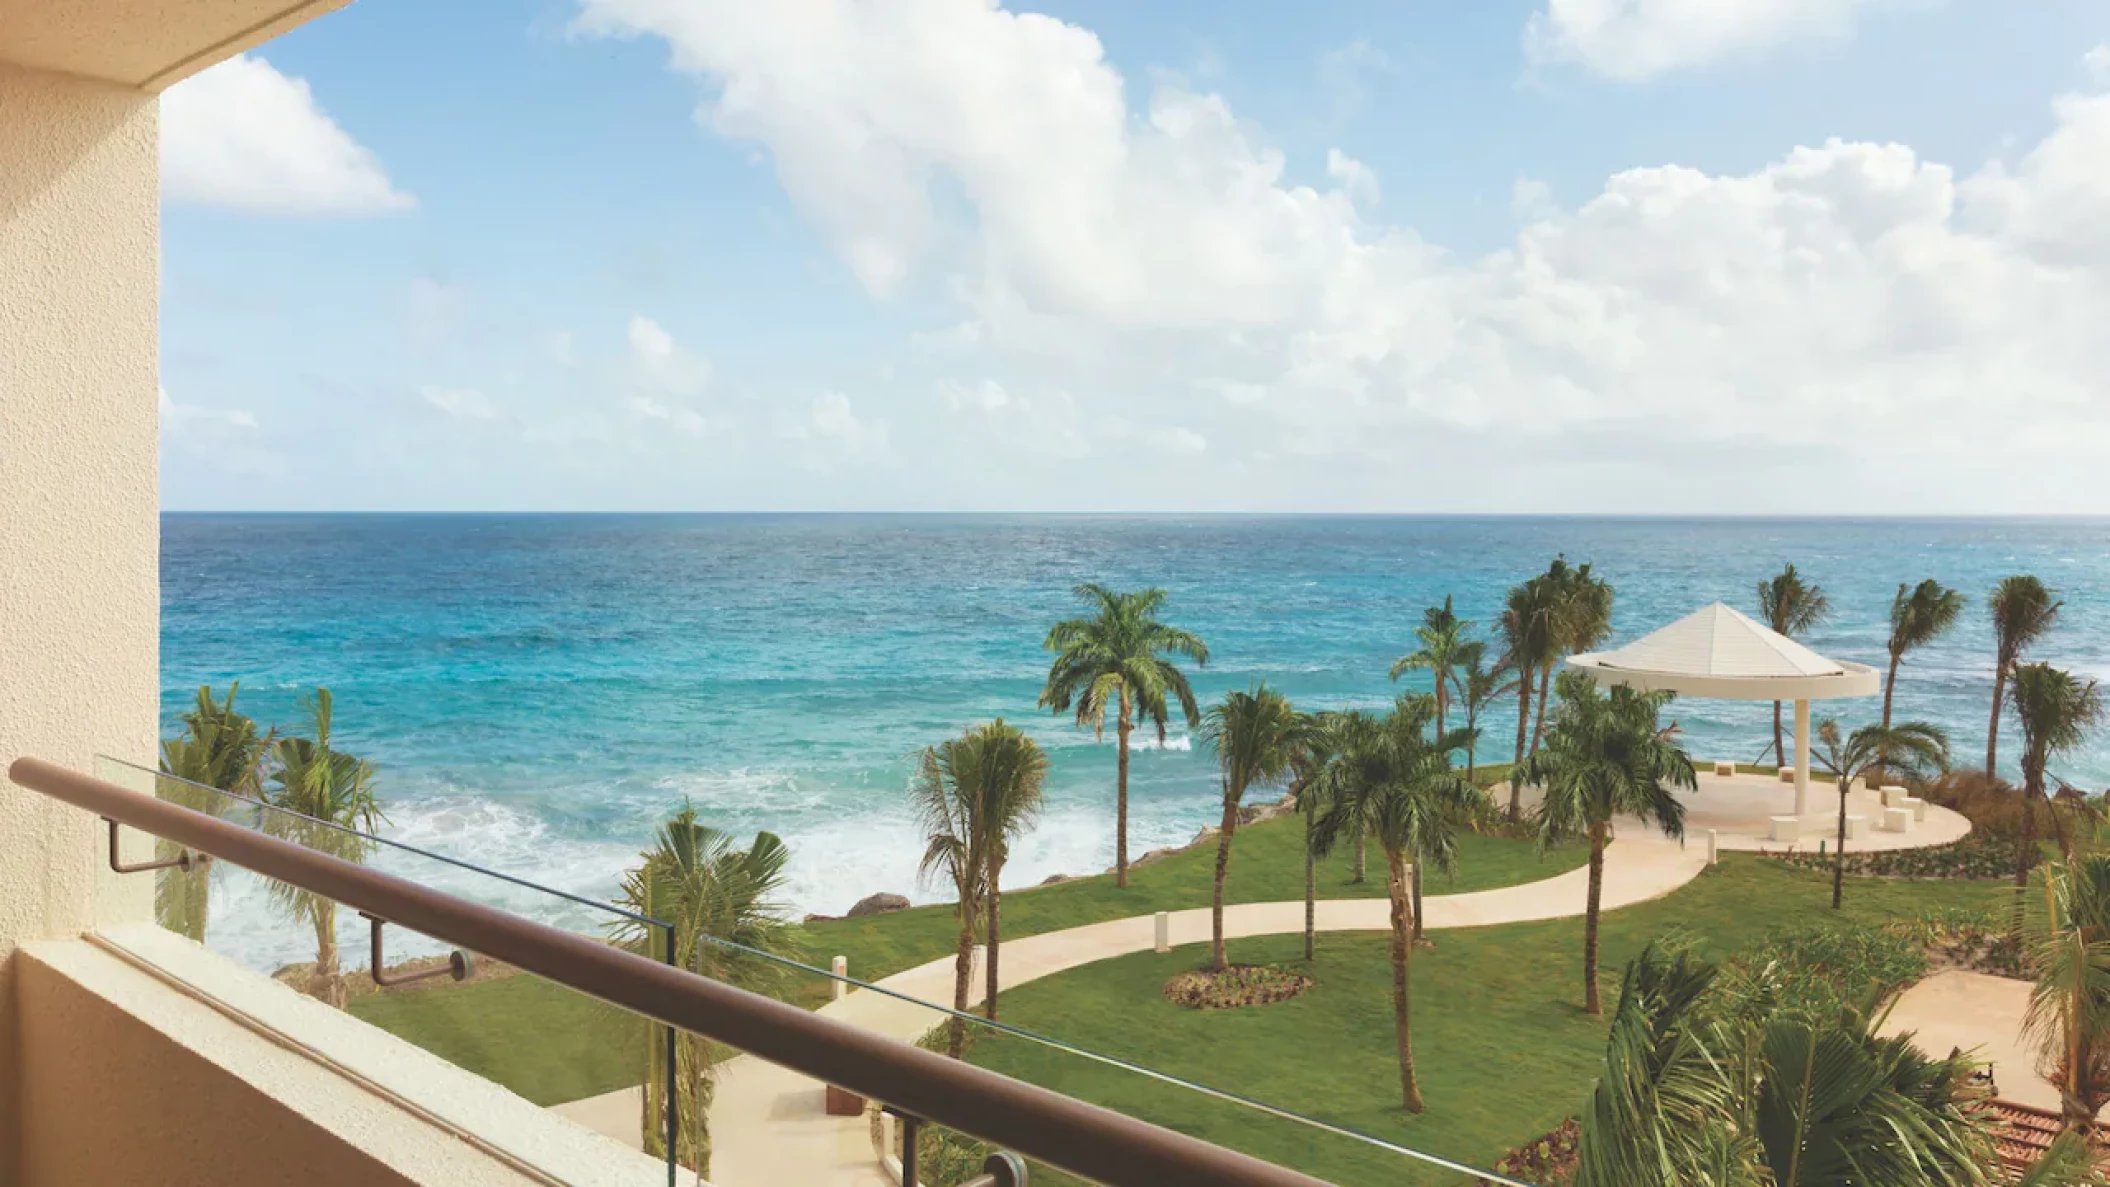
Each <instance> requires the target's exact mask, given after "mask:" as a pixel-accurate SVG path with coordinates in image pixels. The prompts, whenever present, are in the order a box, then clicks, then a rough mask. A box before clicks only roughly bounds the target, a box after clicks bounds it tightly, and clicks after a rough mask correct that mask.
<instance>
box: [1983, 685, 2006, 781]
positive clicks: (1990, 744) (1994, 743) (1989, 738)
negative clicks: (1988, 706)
mask: <svg viewBox="0 0 2110 1187" xmlns="http://www.w3.org/2000/svg"><path fill="white" fill-rule="evenodd" d="M2006 691H2007V660H2006V659H2004V658H2003V659H2002V660H2001V661H2000V662H1999V663H1998V664H1996V665H1995V666H1994V668H1993V718H1992V720H1991V721H1988V722H1986V726H1985V773H1986V774H1988V775H1991V774H1992V773H1993V771H1994V769H1995V768H1994V764H1995V763H1996V762H1997V761H1998V759H1999V754H2000V698H2001V695H2002V694H2003V693H2005V692H2006Z"/></svg>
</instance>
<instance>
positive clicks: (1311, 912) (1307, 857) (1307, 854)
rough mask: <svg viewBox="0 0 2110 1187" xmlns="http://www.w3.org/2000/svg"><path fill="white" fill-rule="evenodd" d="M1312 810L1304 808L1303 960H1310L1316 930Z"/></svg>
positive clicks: (1316, 898)
mask: <svg viewBox="0 0 2110 1187" xmlns="http://www.w3.org/2000/svg"><path fill="white" fill-rule="evenodd" d="M1311 817H1312V810H1311V809H1310V808H1306V809H1305V810H1304V960H1305V962H1306V963H1310V961H1311V958H1312V957H1311V951H1312V942H1311V941H1312V934H1313V933H1314V932H1316V931H1317V930H1318V923H1319V896H1318V886H1317V882H1318V860H1317V857H1316V856H1315V855H1314V854H1313V853H1312V851H1311V825H1312V821H1311Z"/></svg>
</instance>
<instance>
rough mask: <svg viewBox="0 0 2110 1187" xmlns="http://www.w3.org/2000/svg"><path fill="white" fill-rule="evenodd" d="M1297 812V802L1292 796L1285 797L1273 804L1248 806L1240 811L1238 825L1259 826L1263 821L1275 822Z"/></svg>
mask: <svg viewBox="0 0 2110 1187" xmlns="http://www.w3.org/2000/svg"><path fill="white" fill-rule="evenodd" d="M1296 810H1297V801H1296V799H1295V798H1294V797H1292V796H1283V797H1282V798H1281V799H1279V800H1276V801H1275V802H1274V803H1272V804H1247V805H1245V806H1244V807H1242V808H1240V809H1238V823H1240V824H1258V823H1259V822H1261V821H1263V820H1273V819H1274V818H1275V817H1277V816H1287V815H1289V814H1290V813H1292V812H1294V811H1296Z"/></svg>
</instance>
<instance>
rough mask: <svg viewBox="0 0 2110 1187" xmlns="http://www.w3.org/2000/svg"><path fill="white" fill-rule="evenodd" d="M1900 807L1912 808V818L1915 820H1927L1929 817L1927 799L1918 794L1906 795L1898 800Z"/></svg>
mask: <svg viewBox="0 0 2110 1187" xmlns="http://www.w3.org/2000/svg"><path fill="white" fill-rule="evenodd" d="M1898 807H1900V808H1910V809H1912V818H1913V819H1914V820H1925V819H1926V818H1927V801H1925V800H1923V799H1920V798H1919V797H1918V796H1910V795H1908V796H1906V797H1905V798H1903V799H1901V800H1899V801H1898Z"/></svg>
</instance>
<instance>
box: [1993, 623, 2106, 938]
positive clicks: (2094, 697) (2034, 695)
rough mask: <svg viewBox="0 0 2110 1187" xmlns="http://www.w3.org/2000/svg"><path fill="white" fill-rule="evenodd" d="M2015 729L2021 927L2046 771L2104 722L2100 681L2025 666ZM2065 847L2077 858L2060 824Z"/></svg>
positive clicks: (2019, 670) (2019, 678)
mask: <svg viewBox="0 0 2110 1187" xmlns="http://www.w3.org/2000/svg"><path fill="white" fill-rule="evenodd" d="M2014 682H2015V689H2014V703H2013V705H2012V708H2013V710H2014V714H2015V724H2016V725H2017V726H2018V727H2019V728H2020V729H2021V730H2022V828H2021V832H2020V835H2019V836H2018V837H2017V839H2016V843H2015V927H2016V930H2017V931H2018V932H2019V931H2020V930H2021V926H2022V894H2023V891H2024V889H2025V888H2027V887H2028V885H2029V868H2030V866H2031V864H2032V863H2033V862H2034V860H2035V858H2036V850H2037V828H2036V825H2037V804H2038V803H2039V802H2040V801H2042V800H2043V799H2044V798H2045V782H2046V779H2047V775H2046V771H2045V768H2046V767H2047V765H2049V763H2050V762H2051V760H2052V759H2053V758H2054V757H2056V756H2058V755H2061V754H2065V753H2067V752H2068V751H2071V750H2073V749H2074V748H2075V747H2077V746H2079V745H2080V744H2081V743H2082V742H2083V741H2085V740H2086V739H2087V737H2088V731H2089V730H2091V729H2093V728H2095V726H2096V725H2097V724H2098V723H2099V722H2100V721H2101V720H2102V717H2103V700H2102V695H2101V694H2100V693H2098V692H2097V691H2096V686H2095V681H2093V680H2088V681H2082V680H2079V679H2077V678H2076V677H2075V676H2074V675H2073V674H2072V673H2070V672H2065V671H2061V670H2060V669H2058V668H2054V667H2052V666H2051V665H2050V664H2044V663H2035V664H2021V665H2018V666H2017V667H2016V668H2015V670H2014ZM2052 822H2053V824H2054V826H2055V827H2058V829H2059V840H2060V848H2061V849H2062V850H2064V852H2065V854H2066V857H2067V859H2068V860H2069V861H2070V860H2072V858H2073V838H2072V836H2071V834H2070V832H2069V830H2068V829H2066V828H2065V826H2064V825H2063V824H2061V823H2060V817H2059V814H2058V813H2052Z"/></svg>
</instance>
